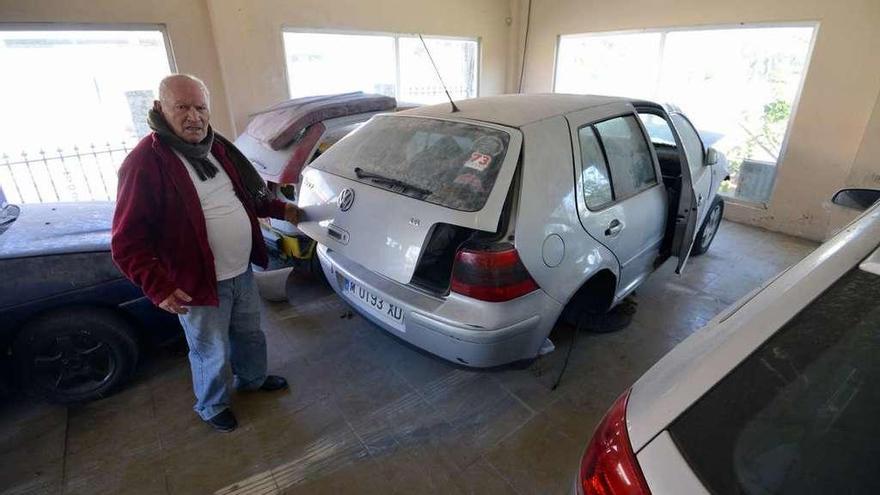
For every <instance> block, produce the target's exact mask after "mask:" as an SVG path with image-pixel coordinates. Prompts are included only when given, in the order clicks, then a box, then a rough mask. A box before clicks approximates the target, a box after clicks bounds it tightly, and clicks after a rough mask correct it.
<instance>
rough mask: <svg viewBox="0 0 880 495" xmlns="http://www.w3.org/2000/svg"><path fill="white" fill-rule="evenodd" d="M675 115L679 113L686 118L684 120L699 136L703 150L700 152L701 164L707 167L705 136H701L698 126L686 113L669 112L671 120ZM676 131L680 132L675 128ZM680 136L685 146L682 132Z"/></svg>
mask: <svg viewBox="0 0 880 495" xmlns="http://www.w3.org/2000/svg"><path fill="white" fill-rule="evenodd" d="M673 115H678V116H679V117H681V118H682V119H684V121H685V122H686V123H687V125H689V126H690V128H691V130H692V131H693V132H694V134H695V135H696V136H697V141H699V142H700V151H701V153H700V166H701V167H705V166H706V165H707V164H706V143H705V142H703V137H702V136H700V131H698V130H697V127H696V126H695V125H694V123H693V122H691V119H689V118H688V116H687V115H685V114H684V113H682V112H669V118H670V120H671V119H672V116H673ZM675 132H676V134H679V133H678V129H675ZM678 137H679V139H681V145H682V147H684V138H683V137H682V136H681V135H680V134H679V136H678ZM685 153H687V150H685Z"/></svg>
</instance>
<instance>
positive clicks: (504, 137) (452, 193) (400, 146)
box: [312, 116, 510, 211]
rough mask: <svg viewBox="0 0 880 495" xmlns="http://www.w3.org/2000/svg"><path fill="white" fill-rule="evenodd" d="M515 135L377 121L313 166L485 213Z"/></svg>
mask: <svg viewBox="0 0 880 495" xmlns="http://www.w3.org/2000/svg"><path fill="white" fill-rule="evenodd" d="M509 141H510V136H509V135H508V134H507V133H506V132H504V131H500V130H497V129H493V128H491V127H485V126H482V125H472V124H463V123H460V122H447V121H444V120H435V119H420V118H412V117H393V116H380V117H375V118H373V119H372V120H370V121H369V122H367V123H366V124H364V125H363V126H361V127H360V128H359V129H358V130H357V132H355V133H353V134H350V135H349V136H347V137H346V138H345V139H343V140H341V141H339V142H338V143H336V144H334V145H333V146H332V147H331V148H330V149H328V150H327V151H326V152H325V154H326V155H332V156H334V157H336V159H333V160H318V161H316V162H313V164H312V166H313V167H315V168H318V169H321V170H324V171H326V172H330V173H332V174H336V175H340V176H343V177H346V178H349V179H352V180H357V181H360V182H363V183H366V184H370V185H372V186H375V187H382V188H385V189H389V190H391V191H392V192H395V193H398V194H403V195H405V196H410V197H414V198H416V199H420V200H423V201H427V202H429V203H434V204H438V205H441V206H445V207H447V208H453V209H456V210H460V211H478V210H481V209H482V208H483V206H484V205H485V203H486V200H487V199H488V198H489V194H490V193H491V192H492V189H493V187H494V186H495V179H496V178H497V177H498V172H499V171H500V170H501V165H502V163H503V162H504V157H505V155H506V154H507V146H508V143H509Z"/></svg>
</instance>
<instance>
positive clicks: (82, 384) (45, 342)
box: [12, 308, 139, 404]
mask: <svg viewBox="0 0 880 495" xmlns="http://www.w3.org/2000/svg"><path fill="white" fill-rule="evenodd" d="M12 353H13V359H14V360H15V364H16V371H17V376H18V378H19V381H20V384H21V386H22V387H23V388H24V389H25V390H26V391H27V392H29V393H32V394H34V395H37V396H40V397H42V398H44V399H47V400H49V401H51V402H57V403H62V404H67V403H75V402H87V401H90V400H95V399H100V398H102V397H106V396H107V395H109V394H110V393H111V392H112V391H113V390H114V389H115V388H116V387H118V386H119V385H121V384H123V383H124V382H126V381H127V380H128V379H129V377H130V376H131V374H132V372H133V371H134V368H135V365H136V364H137V361H138V354H139V352H138V345H137V341H136V340H135V334H134V329H133V328H132V327H131V325H129V324H128V323H127V322H126V321H125V320H123V319H122V318H121V317H120V316H119V315H116V314H114V313H113V312H111V311H108V310H104V309H98V308H94V309H87V308H82V309H75V310H67V311H59V312H53V313H51V314H46V315H43V316H41V317H38V318H37V319H35V320H33V321H32V322H30V323H29V324H27V326H26V327H25V328H24V329H22V331H21V332H20V333H19V335H18V336H17V337H16V340H15V342H14V343H13V346H12Z"/></svg>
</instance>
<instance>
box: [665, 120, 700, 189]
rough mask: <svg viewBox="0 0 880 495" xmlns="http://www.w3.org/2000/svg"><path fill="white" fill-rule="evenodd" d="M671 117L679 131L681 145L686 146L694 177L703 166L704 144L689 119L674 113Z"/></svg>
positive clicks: (685, 150)
mask: <svg viewBox="0 0 880 495" xmlns="http://www.w3.org/2000/svg"><path fill="white" fill-rule="evenodd" d="M670 117H671V118H672V122H673V123H675V128H676V130H678V135H679V137H680V138H681V143H682V145H684V153H685V154H686V155H687V158H688V165H689V166H690V169H691V175H693V174H695V173H696V172H697V171H699V170H700V167H702V166H703V142H702V141H701V140H700V135H699V134H697V131H696V130H695V129H694V126H692V125H691V123H690V121H688V119H686V118H685V117H684V116H682V115H681V114H677V113H673V114H672V115H670Z"/></svg>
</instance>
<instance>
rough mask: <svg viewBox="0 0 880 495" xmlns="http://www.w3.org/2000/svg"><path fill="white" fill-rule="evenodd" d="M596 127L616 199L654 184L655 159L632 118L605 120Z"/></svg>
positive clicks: (655, 180) (655, 174) (655, 177)
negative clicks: (609, 170) (606, 159)
mask: <svg viewBox="0 0 880 495" xmlns="http://www.w3.org/2000/svg"><path fill="white" fill-rule="evenodd" d="M595 128H596V132H597V133H598V134H599V137H600V138H601V139H602V146H603V147H604V149H605V156H606V157H607V158H608V167H609V168H610V169H611V182H612V183H613V184H614V196H615V198H618V199H619V198H626V197H629V196H632V195H634V194H636V193H638V192H640V191H643V190H645V189H647V188H649V187H651V186H653V185H654V184H656V183H657V172H656V171H655V170H654V160H653V159H652V158H651V152H650V151H649V150H648V143H647V141H645V137H644V135H643V134H642V129H641V127H639V123H638V122H636V118H635V117H633V116H626V117H618V118H616V119H611V120H606V121H604V122H599V123H598V124H596V125H595Z"/></svg>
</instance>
